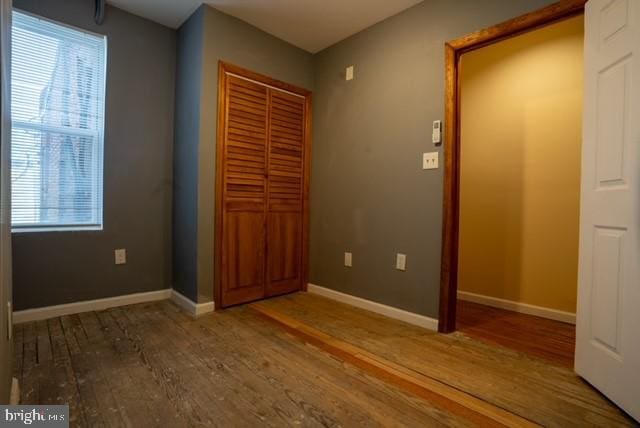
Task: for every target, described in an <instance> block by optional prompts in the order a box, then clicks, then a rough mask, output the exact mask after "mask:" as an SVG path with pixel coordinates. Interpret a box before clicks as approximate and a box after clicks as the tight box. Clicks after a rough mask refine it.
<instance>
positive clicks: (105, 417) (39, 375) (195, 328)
mask: <svg viewBox="0 0 640 428" xmlns="http://www.w3.org/2000/svg"><path fill="white" fill-rule="evenodd" d="M46 325H47V326H48V327H47V329H46V330H47V331H48V332H49V336H48V341H49V344H50V345H49V346H47V345H46V344H45V342H46V341H44V340H41V341H39V340H38V335H37V332H38V328H40V329H41V333H42V335H41V336H40V337H41V338H42V339H44V338H45V335H44V332H45V329H44V325H42V324H40V325H38V324H37V323H28V324H23V325H22V327H21V329H22V331H23V332H24V331H29V332H30V333H29V335H27V336H24V335H19V336H16V340H17V342H16V347H17V348H19V349H23V350H26V349H27V348H29V349H31V351H35V353H34V352H31V353H26V354H25V353H24V352H20V351H18V353H17V354H16V358H18V357H19V356H20V355H22V360H23V361H22V362H20V365H21V366H22V370H21V372H20V373H18V375H19V379H20V382H21V384H22V385H30V387H29V389H24V388H23V390H22V393H23V394H22V402H23V403H24V404H36V403H41V404H53V403H69V404H70V412H71V414H70V416H71V426H73V427H75V426H110V427H120V426H132V427H155V426H157V427H187V426H221V427H228V426H272V427H280V426H309V427H320V426H325V427H326V426H329V427H338V426H373V427H376V426H379V427H387V426H411V427H416V426H453V427H470V426H473V424H472V423H470V422H469V420H468V419H466V418H464V417H461V416H459V415H457V414H455V413H452V412H449V411H447V410H443V409H442V408H441V407H439V406H436V405H435V404H433V403H432V402H430V401H428V400H425V399H422V398H417V397H415V396H414V395H413V394H408V393H407V392H406V391H404V390H403V389H401V388H398V387H396V386H394V385H392V384H390V383H388V382H387V381H385V380H382V379H379V378H377V377H376V376H371V375H370V374H368V372H365V371H363V370H362V369H360V368H358V367H357V366H354V365H352V364H345V363H343V362H342V361H338V360H336V359H335V358H334V357H332V356H331V355H329V354H327V353H325V352H323V351H320V350H319V349H318V348H316V347H313V346H309V345H308V344H307V343H304V342H302V341H300V340H299V339H297V338H295V337H292V336H291V335H289V334H288V333H286V332H284V331H283V330H282V329H281V328H280V327H278V326H276V325H273V324H272V323H271V322H270V321H267V320H264V319H263V318H262V317H261V316H259V315H258V314H256V313H255V312H253V311H251V310H249V309H247V308H244V307H236V308H231V309H228V310H226V311H221V312H216V313H212V314H208V315H206V316H204V317H201V318H198V319H193V318H191V317H190V316H188V315H186V314H185V313H184V312H182V311H181V310H180V309H179V308H177V307H176V306H174V305H173V304H171V303H170V302H166V301H165V302H156V303H151V304H142V305H135V306H128V307H121V308H113V309H108V310H105V311H100V312H90V313H85V314H81V315H72V316H66V317H62V318H54V319H51V320H48V321H46ZM38 343H40V344H41V345H42V349H39V348H38ZM38 351H40V352H41V353H42V354H43V360H42V361H38V360H37V359H36V358H35V355H36V354H37V352H38ZM48 353H50V355H49V357H45V355H47V354H48ZM27 366H30V367H29V368H28V367H27Z"/></svg>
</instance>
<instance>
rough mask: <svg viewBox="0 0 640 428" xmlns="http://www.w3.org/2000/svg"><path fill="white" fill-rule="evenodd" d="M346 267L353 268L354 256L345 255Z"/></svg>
mask: <svg viewBox="0 0 640 428" xmlns="http://www.w3.org/2000/svg"><path fill="white" fill-rule="evenodd" d="M344 265H345V266H346V267H352V266H353V254H351V253H344Z"/></svg>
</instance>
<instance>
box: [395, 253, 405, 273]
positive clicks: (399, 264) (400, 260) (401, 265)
mask: <svg viewBox="0 0 640 428" xmlns="http://www.w3.org/2000/svg"><path fill="white" fill-rule="evenodd" d="M396 269H398V270H407V255H406V254H400V253H398V254H396Z"/></svg>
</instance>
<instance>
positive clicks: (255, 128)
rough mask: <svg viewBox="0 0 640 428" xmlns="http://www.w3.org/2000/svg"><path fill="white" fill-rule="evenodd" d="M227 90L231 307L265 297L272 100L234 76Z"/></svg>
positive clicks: (226, 260)
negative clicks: (268, 148) (270, 101)
mask: <svg viewBox="0 0 640 428" xmlns="http://www.w3.org/2000/svg"><path fill="white" fill-rule="evenodd" d="M225 90H226V99H225V104H226V105H225V110H226V111H225V115H226V120H225V129H224V144H223V148H222V149H223V150H224V164H223V168H224V176H223V196H222V204H223V213H222V254H221V256H222V263H221V264H222V266H221V267H222V281H221V286H222V293H221V297H222V302H221V303H222V306H231V305H235V304H239V303H244V302H249V301H252V300H257V299H260V298H262V297H264V296H265V260H266V208H267V182H266V173H267V169H266V161H267V159H266V158H267V156H266V154H267V127H268V116H269V114H268V113H269V111H268V102H269V98H268V90H267V87H265V86H263V85H258V84H255V83H252V82H249V81H247V80H244V79H240V78H236V77H233V76H227V78H226V89H225ZM218 155H220V153H219V154H218Z"/></svg>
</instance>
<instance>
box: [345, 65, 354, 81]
mask: <svg viewBox="0 0 640 428" xmlns="http://www.w3.org/2000/svg"><path fill="white" fill-rule="evenodd" d="M353 70H354V69H353V65H350V66H349V67H347V71H346V73H345V75H346V77H345V78H346V80H353Z"/></svg>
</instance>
